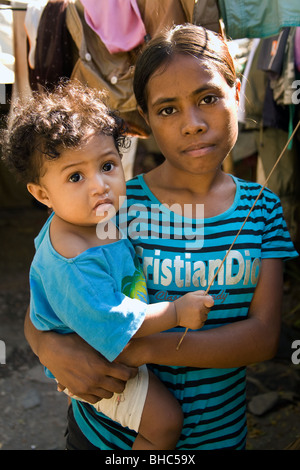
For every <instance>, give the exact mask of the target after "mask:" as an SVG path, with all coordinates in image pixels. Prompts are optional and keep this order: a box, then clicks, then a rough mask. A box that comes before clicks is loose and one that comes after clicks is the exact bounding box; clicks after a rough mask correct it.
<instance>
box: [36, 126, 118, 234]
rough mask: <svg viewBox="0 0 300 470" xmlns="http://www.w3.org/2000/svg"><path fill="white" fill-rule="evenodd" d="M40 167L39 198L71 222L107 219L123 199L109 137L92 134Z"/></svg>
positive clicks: (82, 224)
mask: <svg viewBox="0 0 300 470" xmlns="http://www.w3.org/2000/svg"><path fill="white" fill-rule="evenodd" d="M43 170H44V171H43V176H42V177H41V178H40V185H39V186H40V188H41V191H43V198H44V200H43V201H42V200H41V199H40V201H41V202H43V204H46V205H47V206H48V207H50V208H52V209H53V211H54V212H55V213H56V214H57V215H58V216H59V217H60V218H62V219H63V220H66V221H68V222H70V223H72V224H75V225H80V226H91V225H96V224H97V223H99V222H102V221H104V220H108V219H110V218H111V217H112V216H113V215H115V213H116V212H117V211H118V209H119V207H120V205H121V204H122V202H123V201H124V198H125V195H126V185H125V177H124V172H123V167H122V163H121V157H120V155H119V153H118V151H117V149H116V146H115V143H114V139H113V137H112V136H106V135H103V134H100V135H92V136H91V137H89V139H88V140H87V141H86V142H85V143H83V144H81V146H80V147H79V148H77V149H67V150H64V151H63V152H62V153H61V156H60V157H59V158H58V159H57V160H53V161H46V162H45V164H44V166H43Z"/></svg>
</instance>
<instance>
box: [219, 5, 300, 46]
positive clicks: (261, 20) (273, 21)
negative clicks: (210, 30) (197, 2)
mask: <svg viewBox="0 0 300 470" xmlns="http://www.w3.org/2000/svg"><path fill="white" fill-rule="evenodd" d="M218 5H219V9H220V16H221V18H222V19H223V21H224V24H225V28H226V33H227V35H228V36H229V37H230V38H232V39H239V38H266V37H268V36H273V35H275V34H278V33H279V32H280V30H281V28H284V27H289V26H299V25H300V2H299V0H272V1H270V0H218Z"/></svg>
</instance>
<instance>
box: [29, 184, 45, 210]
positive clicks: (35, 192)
mask: <svg viewBox="0 0 300 470" xmlns="http://www.w3.org/2000/svg"><path fill="white" fill-rule="evenodd" d="M27 189H28V191H29V192H30V194H32V196H33V197H34V198H35V199H36V200H37V201H39V202H41V203H42V204H44V205H45V206H47V207H49V208H51V202H50V199H49V196H48V193H47V191H46V189H45V188H43V187H42V186H41V185H40V184H37V183H28V184H27Z"/></svg>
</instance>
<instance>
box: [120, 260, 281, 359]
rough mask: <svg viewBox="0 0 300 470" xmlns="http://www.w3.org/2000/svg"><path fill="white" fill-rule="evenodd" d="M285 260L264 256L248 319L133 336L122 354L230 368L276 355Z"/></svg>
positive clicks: (123, 356)
mask: <svg viewBox="0 0 300 470" xmlns="http://www.w3.org/2000/svg"><path fill="white" fill-rule="evenodd" d="M282 264H283V263H282V261H281V260H277V259H266V260H263V261H262V264H261V271H260V276H259V281H258V284H257V287H256V289H255V293H254V296H253V299H252V302H251V305H250V309H249V316H248V318H247V319H246V320H242V321H238V322H236V323H232V324H229V325H225V326H222V327H219V328H213V329H210V330H204V331H199V332H188V334H187V335H186V336H185V338H184V340H183V342H182V344H181V346H180V349H179V350H178V351H177V350H176V347H177V345H178V342H179V340H180V338H181V336H182V333H161V334H157V335H152V336H149V337H146V338H139V339H135V340H132V341H131V342H130V343H129V345H128V347H126V348H125V350H124V352H122V353H121V355H120V356H119V357H118V360H119V361H120V362H124V363H126V364H130V365H140V364H142V363H153V364H164V365H176V366H189V367H212V368H227V367H240V366H245V365H249V364H252V363H254V362H259V361H264V360H268V359H270V358H272V357H273V356H274V354H275V353H276V350H277V345H278V340H279V334H280V325H281V302H282V287H283V284H282V282H283V281H282V278H283V274H282V271H283V268H282Z"/></svg>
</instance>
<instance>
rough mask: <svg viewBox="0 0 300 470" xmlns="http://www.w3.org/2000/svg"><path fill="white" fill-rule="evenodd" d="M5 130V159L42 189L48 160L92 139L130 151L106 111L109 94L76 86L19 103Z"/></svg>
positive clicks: (119, 125)
mask: <svg viewBox="0 0 300 470" xmlns="http://www.w3.org/2000/svg"><path fill="white" fill-rule="evenodd" d="M6 124H7V125H6V127H5V129H4V130H3V131H2V135H1V141H2V142H1V143H2V159H3V160H4V161H5V162H6V163H7V164H8V166H9V167H10V168H11V169H13V170H14V171H15V172H16V173H17V175H18V176H19V178H20V179H21V180H23V181H25V182H27V183H28V182H34V183H38V181H39V176H40V172H41V169H42V165H43V161H44V159H50V160H53V159H56V158H59V156H60V153H61V152H62V151H63V150H64V149H71V148H78V147H79V146H80V145H81V144H82V143H83V142H84V141H85V140H86V139H87V138H88V137H89V136H91V135H92V134H105V135H111V136H112V137H113V139H114V142H115V145H116V148H117V150H118V151H119V152H120V150H121V148H126V147H127V146H128V139H127V138H126V126H125V123H124V121H123V119H122V118H120V117H119V116H118V115H117V113H115V112H113V111H112V110H110V109H109V108H108V106H107V105H106V103H105V94H104V93H103V92H101V91H99V90H96V89H93V88H89V87H87V86H84V85H81V84H80V83H77V82H75V81H68V82H62V83H60V84H59V85H58V86H57V87H56V88H55V89H54V90H53V91H46V90H45V91H42V92H34V93H33V94H32V96H30V97H29V98H28V99H27V100H24V99H22V100H17V101H16V102H15V103H13V105H12V109H11V112H10V114H9V116H8V119H7V123H6Z"/></svg>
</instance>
